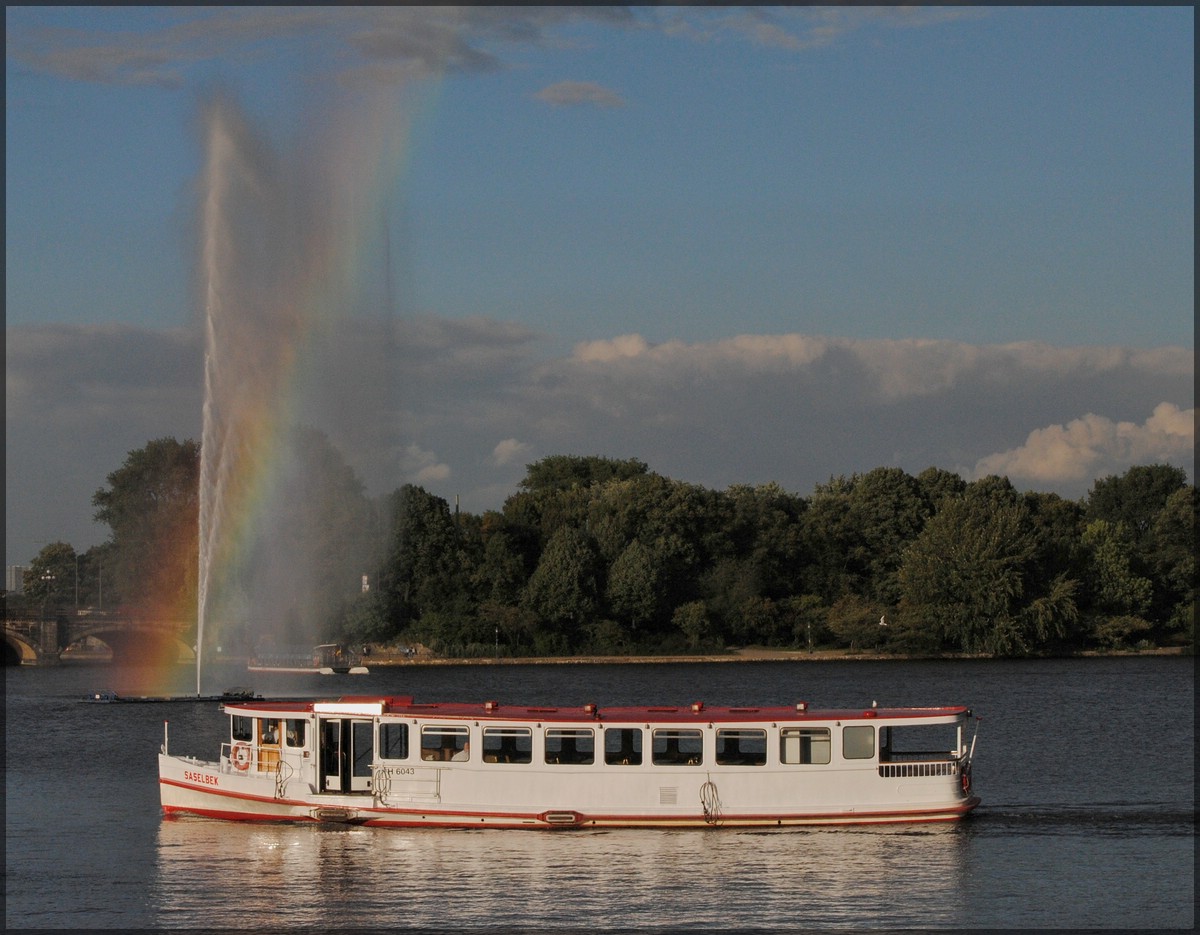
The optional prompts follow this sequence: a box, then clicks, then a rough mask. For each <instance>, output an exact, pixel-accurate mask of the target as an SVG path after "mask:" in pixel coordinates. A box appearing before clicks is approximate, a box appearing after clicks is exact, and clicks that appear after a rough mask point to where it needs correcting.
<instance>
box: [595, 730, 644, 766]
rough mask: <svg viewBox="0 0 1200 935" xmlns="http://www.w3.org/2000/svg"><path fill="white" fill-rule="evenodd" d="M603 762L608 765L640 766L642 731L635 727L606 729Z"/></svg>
mask: <svg viewBox="0 0 1200 935" xmlns="http://www.w3.org/2000/svg"><path fill="white" fill-rule="evenodd" d="M604 762H605V763H608V764H609V765H610V766H641V765H642V732H641V731H640V730H639V729H638V728H636V727H613V728H610V729H608V730H606V731H605V732H604Z"/></svg>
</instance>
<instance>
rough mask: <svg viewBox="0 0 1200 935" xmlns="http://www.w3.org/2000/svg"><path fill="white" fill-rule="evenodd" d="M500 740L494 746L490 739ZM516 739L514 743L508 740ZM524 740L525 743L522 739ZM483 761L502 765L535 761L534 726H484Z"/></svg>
mask: <svg viewBox="0 0 1200 935" xmlns="http://www.w3.org/2000/svg"><path fill="white" fill-rule="evenodd" d="M497 739H498V740H499V741H500V743H499V746H496V747H495V748H493V747H492V745H491V743H490V741H493V740H497ZM509 740H512V741H515V742H514V743H512V744H509V743H506V741H509ZM522 740H524V741H525V744H522V743H521V741H522ZM483 762H485V763H492V764H496V763H499V764H502V765H510V764H516V765H524V764H527V763H532V762H533V728H531V727H520V726H518V725H508V726H499V725H496V726H489V727H485V728H483Z"/></svg>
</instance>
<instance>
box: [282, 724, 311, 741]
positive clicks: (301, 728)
mask: <svg viewBox="0 0 1200 935" xmlns="http://www.w3.org/2000/svg"><path fill="white" fill-rule="evenodd" d="M283 724H284V730H283V736H284V738H286V740H287V745H288V746H289V747H303V746H304V741H305V738H306V736H307V730H308V721H305V720H303V719H302V718H288V719H287V720H286V721H284V722H283Z"/></svg>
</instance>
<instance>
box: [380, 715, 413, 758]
mask: <svg viewBox="0 0 1200 935" xmlns="http://www.w3.org/2000/svg"><path fill="white" fill-rule="evenodd" d="M379 758H380V759H381V760H407V759H408V725H407V724H403V723H399V722H397V721H388V722H386V723H383V724H380V725H379Z"/></svg>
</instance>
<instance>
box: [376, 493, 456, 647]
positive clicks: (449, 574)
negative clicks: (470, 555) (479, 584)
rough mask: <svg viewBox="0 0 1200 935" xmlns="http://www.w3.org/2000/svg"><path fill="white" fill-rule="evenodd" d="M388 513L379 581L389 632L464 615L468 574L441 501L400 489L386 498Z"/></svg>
mask: <svg viewBox="0 0 1200 935" xmlns="http://www.w3.org/2000/svg"><path fill="white" fill-rule="evenodd" d="M388 513H389V517H390V542H391V545H390V548H389V552H388V556H389V557H388V560H387V562H386V564H385V570H384V572H383V574H382V575H381V579H382V587H383V589H384V592H385V594H386V595H387V597H388V617H389V619H390V620H391V621H392V623H393V626H395V627H396V628H397V630H398V631H399V630H402V629H403V628H405V627H407V626H409V625H411V624H412V623H414V622H415V621H417V620H420V619H421V617H422V616H423V615H425V614H428V613H431V612H441V611H446V610H451V609H454V610H457V611H459V612H460V613H461V612H463V611H465V609H466V608H465V606H464V602H465V599H466V595H467V594H468V593H469V592H468V588H467V583H468V570H467V569H466V568H465V567H464V565H463V562H462V556H461V549H460V545H461V543H460V539H459V535H458V530H457V527H456V526H455V523H454V518H453V517H452V516H451V514H450V508H449V506H448V505H447V503H446V501H445V500H443V499H442V498H441V497H437V496H434V495H433V494H430V493H428V492H426V491H425V490H424V489H422V488H421V487H417V486H415V485H413V484H405V485H404V486H403V487H401V488H400V489H399V490H397V491H395V492H394V493H393V494H391V495H390V497H389V498H388Z"/></svg>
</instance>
